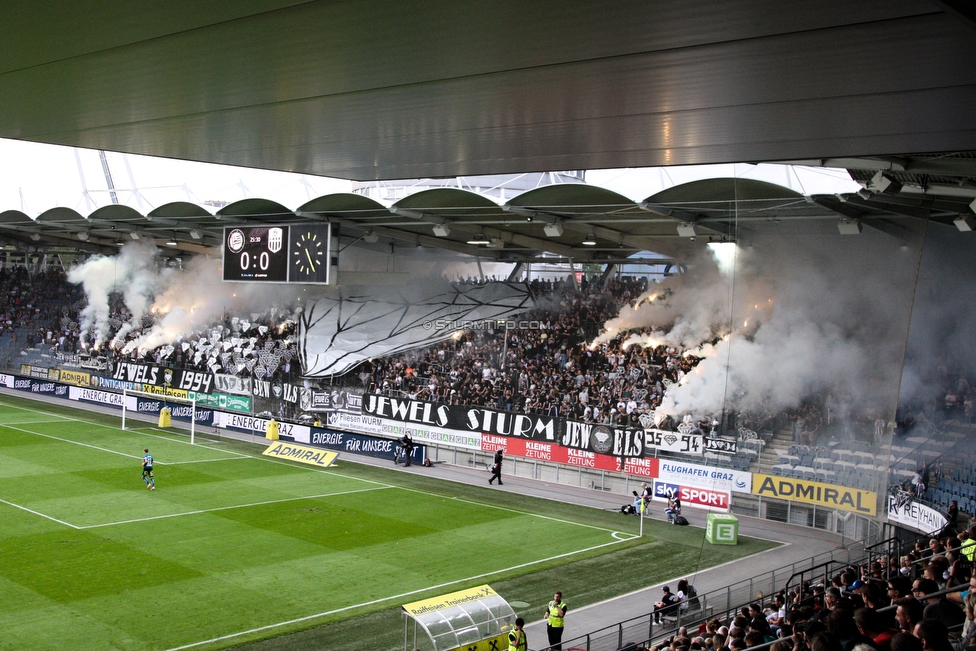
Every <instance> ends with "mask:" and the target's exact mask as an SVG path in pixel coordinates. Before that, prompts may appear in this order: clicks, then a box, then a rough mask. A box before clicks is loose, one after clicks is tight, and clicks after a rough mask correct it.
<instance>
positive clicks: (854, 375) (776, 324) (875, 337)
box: [597, 224, 922, 415]
mask: <svg viewBox="0 0 976 651" xmlns="http://www.w3.org/2000/svg"><path fill="white" fill-rule="evenodd" d="M897 234H898V236H893V235H891V234H888V233H882V232H880V231H875V230H873V229H870V228H865V229H864V232H863V233H862V234H861V235H858V236H841V235H839V234H838V233H837V231H836V229H835V228H834V226H833V224H820V225H817V224H807V225H805V226H802V227H799V228H794V229H793V230H789V229H788V228H786V227H785V226H784V227H782V228H776V229H775V230H773V229H769V228H767V229H747V228H744V229H740V232H739V237H738V242H739V245H738V250H737V255H736V260H735V265H734V268H733V269H732V270H731V272H730V273H723V272H721V271H719V268H718V265H717V264H716V263H715V261H714V260H709V259H707V258H705V257H701V258H699V259H697V260H695V261H694V262H693V263H689V265H688V268H689V271H688V273H686V274H682V275H681V276H680V277H677V278H672V279H669V281H668V282H667V283H664V284H661V285H657V286H655V287H652V288H651V290H649V291H648V293H647V294H646V295H645V296H643V297H640V298H639V299H638V301H635V305H636V307H635V306H633V305H632V306H628V307H625V308H624V309H623V310H621V313H620V315H619V316H618V317H617V318H615V319H612V320H610V321H608V322H607V324H606V329H607V333H606V334H605V335H602V336H601V338H600V339H598V340H597V342H599V341H601V340H608V339H612V338H615V337H621V338H622V340H623V342H624V343H625V344H631V345H633V344H638V345H660V344H667V345H670V346H675V347H677V348H679V349H683V350H686V351H689V352H690V353H691V354H694V355H696V356H699V357H703V359H702V361H701V362H699V364H698V365H697V366H696V367H695V368H694V370H693V371H692V372H690V373H688V374H687V375H686V376H685V377H684V378H683V379H682V381H681V382H680V383H679V384H675V385H672V386H671V387H669V388H668V390H667V392H666V393H665V396H664V400H663V402H662V405H661V413H665V414H680V413H684V412H691V413H692V414H695V415H702V414H715V413H718V412H720V411H722V410H723V409H729V408H735V409H740V410H742V409H745V410H753V409H769V410H780V409H784V408H788V407H791V406H795V405H798V404H799V403H800V401H801V400H803V399H804V398H806V397H809V396H811V395H825V394H830V395H832V396H833V397H834V399H835V400H837V401H838V402H840V403H842V404H845V405H849V406H851V407H853V408H856V409H859V410H862V411H864V410H871V411H873V412H878V411H879V410H880V411H882V412H884V413H886V414H893V413H894V406H895V402H896V398H897V393H898V390H897V388H898V384H899V379H900V375H901V368H902V364H903V361H904V351H905V341H906V338H907V333H908V323H909V318H910V314H911V308H912V299H913V294H914V287H915V275H916V272H917V269H918V260H919V255H920V250H921V242H922V237H921V233H920V232H919V229H915V230H912V229H910V228H908V227H904V228H902V229H900V230H898V231H897ZM651 297H655V298H654V300H650V298H651ZM636 329H640V330H641V332H638V333H634V332H632V331H634V330H636ZM628 333H630V334H628Z"/></svg>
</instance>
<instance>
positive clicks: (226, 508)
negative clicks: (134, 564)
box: [52, 488, 383, 529]
mask: <svg viewBox="0 0 976 651" xmlns="http://www.w3.org/2000/svg"><path fill="white" fill-rule="evenodd" d="M378 490H383V489H382V488H358V489H356V490H350V491H339V492H337V493H322V494H321V495H302V496H300V497H284V498H282V499H280V500H267V501H264V502H251V503H250V504H233V505H231V506H218V507H215V508H212V509H200V510H197V511H185V512H183V513H168V514H166V515H153V516H150V517H147V518H134V519H132V520H119V521H118V522H105V523H103V524H89V525H85V526H81V527H75V528H76V529H99V528H101V527H114V526H116V525H119V524H132V523H133V522H149V521H150V520H165V519H166V518H180V517H183V516H184V515H199V514H201V513H213V512H214V511H229V510H231V509H246V508H248V507H251V506H264V505H266V504H280V503H282V502H297V501H299V500H314V499H319V498H321V497H337V496H339V495H351V494H353V493H366V492H369V491H378ZM52 519H53V518H52Z"/></svg>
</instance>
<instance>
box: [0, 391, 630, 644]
mask: <svg viewBox="0 0 976 651" xmlns="http://www.w3.org/2000/svg"><path fill="white" fill-rule="evenodd" d="M118 423H119V418H118V417H112V416H103V415H100V414H93V413H89V412H83V411H76V410H72V409H68V408H65V407H61V406H54V405H47V404H42V403H37V402H33V401H28V400H22V399H18V398H11V397H6V396H2V397H0V518H2V522H3V526H2V527H0V594H2V595H3V599H0V631H3V633H2V636H0V648H2V649H52V650H53V649H57V650H58V651H61V650H62V649H66V648H68V649H156V650H169V649H180V648H185V647H187V648H220V647H227V646H232V645H233V644H239V643H242V642H244V641H247V640H253V639H257V638H261V637H271V636H273V635H277V634H279V633H282V632H287V631H294V630H297V629H300V628H307V627H310V626H315V625H318V624H321V623H323V622H326V621H334V620H337V619H341V618H345V617H350V616H353V615H360V614H362V613H365V612H369V611H371V610H373V611H375V610H380V609H384V608H390V607H393V606H398V605H399V604H402V603H406V602H409V601H414V600H416V599H419V598H422V597H424V596H429V595H434V594H440V593H444V592H450V591H454V590H458V589H461V588H463V587H468V586H471V585H478V584H481V583H489V582H492V581H496V580H501V579H509V578H511V577H515V576H519V575H523V574H528V573H530V572H533V571H536V570H539V569H543V568H546V567H552V566H553V565H554V564H560V563H566V562H572V561H574V560H579V559H581V558H586V557H590V556H593V555H594V554H600V553H604V552H606V551H614V550H616V549H621V548H626V547H628V546H633V545H634V544H635V543H634V542H629V541H631V540H632V538H633V533H634V532H633V531H631V532H629V533H624V532H617V531H614V530H613V527H612V526H606V525H605V524H601V523H599V522H598V523H597V524H594V523H592V522H586V521H584V520H581V519H579V518H576V521H573V520H572V519H570V518H566V519H563V518H560V517H553V516H552V515H549V516H543V515H539V514H536V513H533V512H530V511H529V510H527V509H525V508H518V507H515V506H512V505H507V506H502V505H499V504H493V503H489V502H487V501H479V499H478V498H477V497H473V498H470V499H468V498H466V497H465V495H470V494H471V493H472V491H471V490H468V489H467V488H466V487H462V486H459V485H457V484H452V483H447V482H436V484H437V486H435V487H434V488H423V489H421V488H416V487H410V486H409V481H408V478H407V477H404V476H403V475H402V474H400V473H393V472H388V471H385V470H380V469H375V468H368V467H363V466H358V465H356V464H348V463H340V464H339V466H338V467H337V468H335V469H329V470H321V469H316V468H311V467H308V466H303V465H299V464H294V463H289V462H286V461H279V460H274V459H268V458H266V457H261V456H257V454H258V452H259V450H258V449H257V448H256V447H255V446H250V445H246V444H242V443H237V442H227V441H225V442H221V443H219V444H216V443H213V442H207V441H203V442H198V444H197V445H189V442H188V441H187V439H186V437H185V436H181V435H179V434H172V433H168V432H163V431H159V430H155V429H152V428H149V427H148V426H144V428H143V429H139V430H126V431H122V430H120V429H119V427H118ZM146 447H148V448H149V449H150V452H151V453H152V454H153V456H154V457H155V462H156V466H155V475H156V487H157V490H156V491H154V492H152V491H148V490H146V486H145V484H144V483H143V482H142V479H141V459H142V450H143V448H146ZM426 481H427V484H428V486H432V485H433V482H431V481H430V480H426ZM404 482H406V483H404ZM398 484H399V485H398ZM525 504H527V505H529V508H531V504H532V501H530V500H525ZM596 513H599V512H596ZM607 522H609V520H607ZM619 522H620V524H621V525H623V524H624V521H622V520H621V521H619ZM626 524H628V525H631V524H636V522H635V521H632V520H629V519H628V520H627V521H626ZM644 540H645V541H646V540H647V538H646V537H645V539H644Z"/></svg>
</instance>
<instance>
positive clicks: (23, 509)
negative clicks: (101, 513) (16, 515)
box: [0, 500, 84, 529]
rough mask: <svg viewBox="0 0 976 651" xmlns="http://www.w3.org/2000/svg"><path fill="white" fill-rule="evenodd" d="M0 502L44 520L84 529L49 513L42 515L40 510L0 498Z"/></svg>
mask: <svg viewBox="0 0 976 651" xmlns="http://www.w3.org/2000/svg"><path fill="white" fill-rule="evenodd" d="M0 502H3V503H4V504H6V505H7V506H12V507H14V508H15V509H20V510H21V511H27V512H28V513H33V514H34V515H37V516H40V517H42V518H44V519H46V520H51V521H52V522H57V523H58V524H63V525H64V526H66V527H71V528H72V529H84V527H79V526H76V525H73V524H71V523H70V522H65V521H64V520H58V519H57V518H52V517H51V516H49V515H44V514H43V513H41V512H40V511H35V510H33V509H29V508H27V507H26V506H21V505H20V504H14V503H13V502H8V501H7V500H0Z"/></svg>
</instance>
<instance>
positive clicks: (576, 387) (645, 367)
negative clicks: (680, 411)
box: [366, 279, 699, 425]
mask: <svg viewBox="0 0 976 651" xmlns="http://www.w3.org/2000/svg"><path fill="white" fill-rule="evenodd" d="M530 287H531V289H532V290H533V292H534V294H535V296H536V297H537V307H536V308H535V309H533V310H532V311H530V312H529V313H527V314H525V315H521V316H520V317H519V318H520V320H522V321H525V322H529V323H539V324H541V327H539V328H532V329H518V330H505V329H497V330H475V331H468V332H465V333H464V334H463V335H461V336H459V337H456V338H451V339H449V340H447V341H445V342H444V343H441V344H438V345H435V346H432V347H429V348H426V349H423V350H420V351H411V352H408V353H405V354H401V355H397V356H394V357H390V358H386V359H382V360H377V361H375V362H373V364H372V367H371V368H370V369H368V372H369V377H368V378H367V379H366V381H367V389H368V390H370V391H375V392H379V393H391V394H392V393H396V394H400V395H405V396H408V397H411V398H416V399H420V400H428V401H433V402H440V403H446V404H460V405H469V404H470V405H479V406H487V407H492V408H495V409H499V410H508V411H519V412H525V413H538V414H546V415H550V416H565V417H568V418H573V419H577V420H583V421H589V422H602V423H612V424H622V425H638V424H639V423H640V419H641V416H642V415H650V414H651V413H652V412H653V411H654V409H655V408H656V407H657V406H658V405H659V404H660V402H661V398H662V397H663V395H664V391H665V389H666V388H667V387H668V386H669V385H670V384H671V383H673V382H679V381H680V380H681V378H682V377H683V376H684V375H685V374H686V373H688V372H690V371H691V370H692V369H693V368H694V366H695V364H696V363H697V362H698V361H699V359H698V358H696V357H694V356H693V355H682V354H681V352H680V351H678V350H676V349H675V348H671V347H667V346H658V347H656V348H643V347H641V346H639V345H635V346H630V347H627V348H624V347H623V346H622V345H621V342H622V339H617V340H614V341H612V342H610V343H606V344H603V345H602V346H598V347H596V348H591V347H590V346H589V345H588V343H589V342H590V341H592V340H593V339H594V338H595V337H596V336H597V334H599V332H600V329H601V327H602V326H603V324H604V323H605V322H606V321H607V320H608V319H611V318H613V317H615V316H617V314H618V312H619V310H620V307H621V306H622V305H623V304H624V303H626V302H628V301H630V300H632V299H634V298H636V297H637V296H639V295H640V294H642V293H643V292H644V291H645V290H646V289H647V284H646V281H645V280H643V279H641V280H632V279H631V280H628V279H614V280H610V281H609V282H607V283H606V284H602V285H601V284H597V283H593V284H587V283H586V282H585V281H584V282H583V283H581V284H580V286H579V287H576V286H575V285H573V284H572V283H571V282H569V281H564V282H555V283H553V282H544V281H533V282H532V283H531V284H530Z"/></svg>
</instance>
